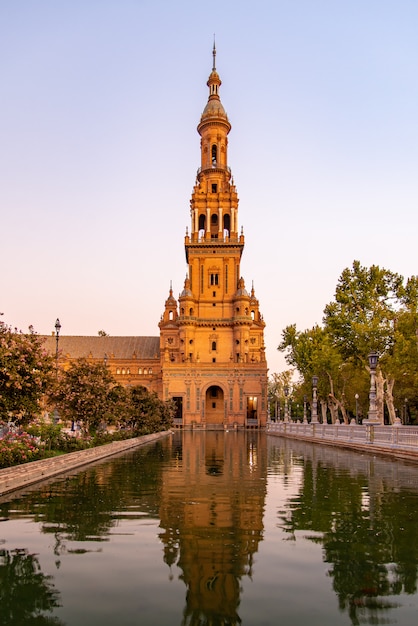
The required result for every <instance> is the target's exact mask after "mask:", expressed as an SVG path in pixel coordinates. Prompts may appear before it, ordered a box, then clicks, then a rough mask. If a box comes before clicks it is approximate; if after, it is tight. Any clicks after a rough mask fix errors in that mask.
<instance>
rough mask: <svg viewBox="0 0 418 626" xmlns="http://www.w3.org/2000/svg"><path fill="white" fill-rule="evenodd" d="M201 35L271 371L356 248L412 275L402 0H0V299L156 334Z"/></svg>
mask: <svg viewBox="0 0 418 626" xmlns="http://www.w3.org/2000/svg"><path fill="white" fill-rule="evenodd" d="M214 33H216V47H217V69H218V72H219V74H220V76H221V79H222V81H223V84H222V87H221V99H222V102H223V104H224V107H225V109H226V110H227V112H228V115H229V119H230V121H231V123H232V130H231V133H230V135H229V162H230V165H231V168H232V171H233V174H234V179H235V183H236V185H237V188H238V193H239V197H240V207H239V221H240V225H242V226H243V227H244V233H245V236H246V247H245V250H244V254H243V259H242V275H243V276H244V278H245V280H246V284H247V287H251V283H252V281H254V286H255V291H256V296H257V297H258V298H259V300H260V308H261V312H262V313H263V314H264V318H265V321H266V323H267V327H266V345H267V358H268V364H269V368H270V372H274V371H280V370H282V369H284V368H285V367H286V366H285V364H284V360H283V356H282V355H280V354H279V353H278V352H277V350H276V346H277V344H278V343H279V341H280V338H281V332H282V329H283V328H284V327H285V326H286V325H288V324H291V323H296V324H297V326H298V328H299V329H300V330H303V329H305V328H310V327H312V326H313V325H314V324H315V323H320V322H321V319H322V312H323V309H324V306H325V305H326V304H327V303H328V302H329V301H331V300H332V298H333V295H334V291H335V286H336V284H337V280H338V278H339V276H340V274H341V272H342V270H343V269H344V268H345V267H348V266H351V264H352V262H353V260H354V259H358V260H359V261H360V262H361V263H362V264H363V265H366V266H369V265H371V264H377V265H380V266H382V267H386V268H387V269H390V270H392V271H395V272H399V273H401V274H403V275H404V276H411V275H412V274H416V273H417V261H418V253H417V237H418V234H417V232H418V228H417V225H418V224H417V222H418V219H417V205H418V106H417V104H418V36H417V33H418V2H417V1H416V0H310V1H309V0H287V1H285V0H259V1H258V2H257V3H255V2H249V1H248V2H247V1H246V0H240V1H239V0H229V1H228V0H225V1H224V2H221V3H208V2H200V1H198V0H190V1H188V0H177V1H174V0H173V1H168V0H166V1H163V0H149V1H146V0H118V1H116V0H71V2H69V1H67V2H64V1H59V0H14V1H13V0H0V76H1V80H0V103H1V116H0V145H1V150H0V211H1V220H0V228H1V237H0V242H1V246H0V263H1V268H2V272H1V291H0V311H2V312H3V313H4V316H3V318H2V319H3V320H5V321H6V322H8V323H10V324H12V325H15V326H17V327H19V328H22V329H24V330H25V329H27V327H28V325H29V324H33V325H34V327H35V330H36V331H38V332H39V333H50V332H52V331H53V328H54V323H55V319H56V317H59V318H60V320H61V323H62V333H63V334H86V335H88V334H97V331H98V330H99V329H105V330H106V331H107V332H108V333H110V334H111V335H157V334H158V326H157V324H158V321H159V319H160V315H161V313H162V311H163V308H164V301H165V299H166V297H167V295H168V289H169V285H170V280H172V281H173V290H174V294H175V295H176V296H177V295H178V293H179V292H180V291H181V289H182V287H183V281H184V277H185V274H186V270H187V267H186V262H185V256H184V234H185V230H186V226H189V223H190V218H189V201H190V196H191V192H192V187H193V184H194V180H195V174H196V170H197V168H198V166H199V164H200V162H199V156H200V155H199V139H200V138H199V135H198V134H197V132H196V126H197V124H198V122H199V119H200V115H201V113H202V111H203V108H204V106H205V104H206V101H207V96H208V89H207V87H206V80H207V78H208V75H209V73H210V70H211V64H212V43H213V34H214Z"/></svg>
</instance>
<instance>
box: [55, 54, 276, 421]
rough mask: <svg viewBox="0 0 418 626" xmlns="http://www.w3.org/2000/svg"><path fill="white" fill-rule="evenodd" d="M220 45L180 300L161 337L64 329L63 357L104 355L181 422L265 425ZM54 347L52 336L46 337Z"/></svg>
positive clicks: (166, 316)
mask: <svg viewBox="0 0 418 626" xmlns="http://www.w3.org/2000/svg"><path fill="white" fill-rule="evenodd" d="M215 61H216V50H215V46H214V48H213V67H212V71H211V73H210V76H209V79H208V81H207V85H208V88H209V97H208V102H207V104H206V106H205V109H204V111H203V113H202V116H201V118H200V122H199V124H198V126H197V131H198V133H199V135H200V138H201V139H200V152H201V161H200V167H199V169H198V171H197V176H196V182H195V185H194V188H193V191H192V196H191V200H190V217H191V223H190V230H189V229H187V230H186V235H185V239H184V247H185V255H186V262H187V275H186V279H185V281H184V288H183V290H182V292H181V293H180V295H179V296H178V298H177V299H176V298H175V297H174V295H173V290H172V288H170V290H169V294H168V297H167V299H166V301H165V306H164V311H163V314H162V316H161V319H160V322H159V329H160V336H159V338H158V337H107V336H104V337H99V336H98V337H62V338H60V339H59V348H60V352H59V355H60V356H59V358H60V362H61V363H62V365H63V366H64V367H65V366H66V365H68V363H70V362H71V361H72V360H73V359H76V358H79V357H81V356H82V357H85V358H88V359H91V360H93V361H97V360H102V361H104V362H106V364H107V366H108V367H109V368H110V369H111V371H112V373H113V374H114V376H115V379H116V380H118V381H119V382H121V383H123V384H125V385H137V384H142V385H144V386H145V387H147V388H148V389H149V390H150V391H155V392H157V393H158V395H159V396H160V397H161V398H162V399H163V400H169V399H174V400H175V402H176V404H177V409H178V410H177V417H176V419H175V422H176V425H177V426H181V427H184V428H193V427H196V428H199V427H200V428H207V429H219V428H244V427H258V428H260V427H264V426H265V424H266V419H267V363H266V358H265V345H264V327H265V322H264V320H263V317H262V315H261V313H260V309H259V302H258V300H257V298H256V297H255V292H254V287H252V288H251V289H250V290H249V291H247V289H246V287H245V282H244V279H243V278H242V276H241V272H240V262H241V256H242V253H243V250H244V234H243V231H242V229H240V227H239V220H238V202H239V201H238V194H237V189H236V187H235V184H234V180H233V177H232V174H231V169H230V167H229V163H228V134H229V131H230V130H231V124H230V122H229V120H228V116H227V114H226V112H225V109H224V107H223V105H222V102H221V99H220V95H219V90H220V86H221V79H220V77H219V74H218V72H217V71H216V63H215ZM46 341H47V346H48V349H49V350H50V351H51V352H53V350H54V349H55V343H54V341H55V337H54V336H52V337H48V338H46Z"/></svg>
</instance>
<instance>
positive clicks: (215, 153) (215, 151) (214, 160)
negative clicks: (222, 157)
mask: <svg viewBox="0 0 418 626" xmlns="http://www.w3.org/2000/svg"><path fill="white" fill-rule="evenodd" d="M217 156H218V148H217V147H216V145H215V144H213V146H212V165H215V164H216V161H217Z"/></svg>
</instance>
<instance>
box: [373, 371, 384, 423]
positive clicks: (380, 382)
mask: <svg viewBox="0 0 418 626" xmlns="http://www.w3.org/2000/svg"><path fill="white" fill-rule="evenodd" d="M375 381H376V408H377V417H378V419H379V422H380V423H381V424H384V423H385V419H384V407H385V402H384V395H385V392H384V388H385V382H386V381H385V379H384V378H383V374H382V371H381V370H380V369H378V370H377V371H376V376H375Z"/></svg>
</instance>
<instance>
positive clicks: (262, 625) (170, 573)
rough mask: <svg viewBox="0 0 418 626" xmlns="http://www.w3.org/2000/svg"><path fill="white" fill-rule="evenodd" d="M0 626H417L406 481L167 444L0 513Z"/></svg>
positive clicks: (19, 498)
mask: <svg viewBox="0 0 418 626" xmlns="http://www.w3.org/2000/svg"><path fill="white" fill-rule="evenodd" d="M0 520H1V524H0V625H6V624H7V625H13V626H26V625H36V626H43V625H45V626H47V625H48V626H51V625H56V626H61V625H62V626H63V625H67V626H84V625H85V626H96V625H97V626H98V625H99V624H100V626H110V625H112V626H114V625H115V624H116V625H117V626H131V625H132V626H133V625H135V626H137V625H140V626H147V625H150V626H151V625H152V626H160V625H164V626H176V625H178V626H183V625H184V626H185V625H188V626H189V625H190V626H203V625H205V626H209V625H210V626H212V625H213V626H215V625H219V626H221V625H223V626H227V625H237V624H244V625H245V626H273V625H274V626H277V625H283V626H302V625H304V626H306V625H309V626H316V625H318V626H319V625H321V626H328V625H329V626H338V625H340V624H341V625H345V624H347V625H357V624H399V625H401V626H415V624H416V623H417V615H418V613H417V610H418V594H417V573H418V541H417V536H416V533H417V529H418V467H417V466H412V465H409V466H408V465H407V464H403V463H401V462H397V461H391V460H387V459H382V458H377V457H373V456H371V455H370V456H368V455H361V454H356V453H353V452H348V451H344V450H340V449H338V448H331V447H320V446H318V445H313V444H312V445H311V444H307V443H301V442H297V441H290V440H281V439H279V438H276V437H271V436H268V435H266V434H265V433H259V432H256V431H251V432H225V433H224V432H207V433H202V432H184V433H182V432H176V433H174V434H173V435H172V436H171V437H167V438H166V439H162V440H160V441H159V442H157V443H155V444H151V445H148V446H146V447H143V448H138V449H137V450H136V451H134V452H130V453H127V454H125V455H123V456H120V457H117V458H113V459H111V460H108V461H104V462H101V463H100V464H97V465H94V466H91V467H89V468H88V469H86V470H84V471H79V472H75V473H73V474H68V475H65V476H62V477H61V478H60V479H58V480H54V481H51V482H48V483H45V484H42V485H40V486H39V485H38V486H37V487H36V488H35V487H34V488H32V489H27V490H25V491H24V492H21V493H16V494H14V495H9V496H7V497H3V498H2V499H0Z"/></svg>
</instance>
